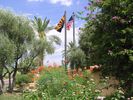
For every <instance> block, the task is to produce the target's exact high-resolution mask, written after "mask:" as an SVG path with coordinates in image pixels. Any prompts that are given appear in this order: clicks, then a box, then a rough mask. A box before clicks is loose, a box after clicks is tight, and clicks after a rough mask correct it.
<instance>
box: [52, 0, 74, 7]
mask: <svg viewBox="0 0 133 100" xmlns="http://www.w3.org/2000/svg"><path fill="white" fill-rule="evenodd" d="M50 2H51V3H52V4H56V3H60V4H61V5H64V6H70V5H72V0H50Z"/></svg>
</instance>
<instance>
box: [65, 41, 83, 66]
mask: <svg viewBox="0 0 133 100" xmlns="http://www.w3.org/2000/svg"><path fill="white" fill-rule="evenodd" d="M67 59H68V61H69V62H70V67H71V68H72V69H74V68H77V69H78V68H83V67H84V66H85V54H84V52H83V51H82V50H81V49H80V48H79V47H77V46H75V45H74V44H73V43H72V42H70V43H69V45H68V50H67Z"/></svg>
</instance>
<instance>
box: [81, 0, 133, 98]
mask: <svg viewBox="0 0 133 100" xmlns="http://www.w3.org/2000/svg"><path fill="white" fill-rule="evenodd" d="M132 6H133V3H132V1H131V0H104V1H102V0H95V1H92V0H90V1H89V5H88V7H87V8H86V9H87V11H88V12H90V14H89V15H87V17H86V21H87V23H86V26H85V28H84V29H83V31H82V32H83V33H82V34H83V35H82V36H81V38H80V46H81V47H82V48H83V50H84V51H85V52H86V51H87V50H88V51H89V50H91V51H90V52H89V53H90V57H89V58H90V59H89V60H91V61H92V63H96V64H100V65H101V66H102V67H101V68H102V72H103V74H106V75H113V76H115V77H116V78H117V79H119V80H120V81H122V83H124V84H123V85H122V86H123V87H124V89H125V91H126V92H125V93H128V95H130V96H131V94H132V93H133V90H132V89H133V67H132V65H133V41H132V40H133V18H132V13H133V11H132ZM84 36H87V38H88V39H89V40H88V41H89V44H90V45H89V47H90V48H91V49H88V48H87V47H88V44H87V45H86V44H85V43H82V41H84ZM83 44H85V45H83Z"/></svg>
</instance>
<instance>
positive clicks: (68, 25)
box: [66, 16, 74, 30]
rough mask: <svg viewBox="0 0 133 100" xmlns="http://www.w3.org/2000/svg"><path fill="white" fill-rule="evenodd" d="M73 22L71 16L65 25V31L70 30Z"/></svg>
mask: <svg viewBox="0 0 133 100" xmlns="http://www.w3.org/2000/svg"><path fill="white" fill-rule="evenodd" d="M73 22H74V18H73V16H71V17H70V19H69V20H68V22H67V25H66V28H67V30H70V28H71V26H72V23H73Z"/></svg>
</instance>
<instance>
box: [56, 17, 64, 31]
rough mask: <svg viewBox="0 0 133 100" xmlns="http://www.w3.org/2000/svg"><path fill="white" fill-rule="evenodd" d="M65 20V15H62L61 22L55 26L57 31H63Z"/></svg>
mask: <svg viewBox="0 0 133 100" xmlns="http://www.w3.org/2000/svg"><path fill="white" fill-rule="evenodd" d="M64 22H65V16H62V18H61V19H60V21H59V23H58V24H57V26H56V27H55V29H56V31H58V32H61V31H62V28H63V26H64Z"/></svg>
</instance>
